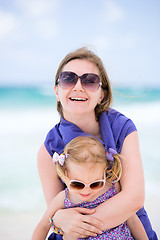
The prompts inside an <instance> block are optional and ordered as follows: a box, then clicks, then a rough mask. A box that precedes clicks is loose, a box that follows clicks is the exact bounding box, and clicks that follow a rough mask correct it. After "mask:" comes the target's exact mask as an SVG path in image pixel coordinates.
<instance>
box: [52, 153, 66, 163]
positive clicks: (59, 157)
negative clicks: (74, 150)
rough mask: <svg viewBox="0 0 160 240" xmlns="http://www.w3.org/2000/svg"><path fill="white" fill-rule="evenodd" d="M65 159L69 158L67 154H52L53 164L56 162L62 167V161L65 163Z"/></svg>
mask: <svg viewBox="0 0 160 240" xmlns="http://www.w3.org/2000/svg"><path fill="white" fill-rule="evenodd" d="M67 157H69V154H60V155H59V154H58V153H56V152H55V153H54V154H53V162H54V163H56V162H58V163H59V164H60V165H61V166H63V165H64V161H65V159H66V158H67Z"/></svg>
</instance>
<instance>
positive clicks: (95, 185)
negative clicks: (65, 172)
mask: <svg viewBox="0 0 160 240" xmlns="http://www.w3.org/2000/svg"><path fill="white" fill-rule="evenodd" d="M105 182H106V180H105V172H104V179H101V180H97V181H94V182H92V183H90V184H86V183H84V182H81V181H77V180H69V179H68V183H69V188H70V189H72V190H82V189H83V188H85V187H89V188H90V189H92V190H93V191H96V190H100V189H102V188H103V187H104V186H105Z"/></svg>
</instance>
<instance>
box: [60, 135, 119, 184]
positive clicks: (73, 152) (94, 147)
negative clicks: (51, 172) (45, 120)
mask: <svg viewBox="0 0 160 240" xmlns="http://www.w3.org/2000/svg"><path fill="white" fill-rule="evenodd" d="M63 154H64V155H65V156H67V157H66V158H65V161H64V164H63V166H61V165H60V164H59V163H58V162H57V164H56V167H57V173H58V175H59V177H60V178H61V179H62V180H63V181H64V182H65V180H66V177H65V171H67V167H68V164H67V163H68V162H69V161H72V162H74V163H77V164H84V163H93V164H94V163H101V164H104V167H105V169H106V178H107V179H108V180H109V181H113V180H116V181H118V180H119V179H120V177H121V173H122V167H121V161H120V159H119V155H118V154H117V155H114V156H113V158H114V162H113V166H112V168H111V169H107V168H108V167H109V163H108V160H107V158H106V151H105V148H104V146H103V144H102V143H101V142H100V141H99V140H98V139H97V138H95V137H93V136H79V137H76V138H74V139H73V140H72V141H70V142H69V143H68V144H67V145H66V146H65V148H64V153H63Z"/></svg>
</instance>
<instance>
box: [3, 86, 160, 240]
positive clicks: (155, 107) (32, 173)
mask: <svg viewBox="0 0 160 240" xmlns="http://www.w3.org/2000/svg"><path fill="white" fill-rule="evenodd" d="M113 92H114V94H113V96H114V98H113V105H112V107H113V108H116V109H117V110H119V111H120V112H122V113H123V114H125V115H126V116H127V117H129V118H131V119H132V120H133V121H134V123H135V124H136V126H137V129H138V131H139V142H140V149H141V154H142V160H143V166H144V175H145V182H146V205H147V208H148V209H147V211H148V212H149V213H150V215H151V219H152V224H153V225H154V224H156V216H155V215H156V214H157V216H158V213H159V214H160V207H159V205H157V207H156V208H155V206H156V203H155V201H156V202H157V201H159V200H160V191H159V190H160V174H159V172H160V154H159V149H160V89H136V88H135V89H129V88H119V89H113ZM58 121H59V115H58V113H57V111H56V98H55V96H54V92H53V88H52V86H49V85H45V86H44V85H42V86H22V87H13V86H7V87H0V139H1V140H0V166H1V167H0V211H1V213H2V214H3V215H6V214H20V213H26V212H30V213H31V212H37V211H42V209H44V208H45V201H44V197H43V193H42V189H41V184H40V180H39V177H38V172H37V163H36V157H37V152H38V149H39V147H40V145H41V144H42V143H43V141H44V139H45V136H46V134H47V132H48V131H49V130H50V129H51V128H52V127H53V126H54V125H55V124H56V123H57V122H58ZM157 229H158V228H157ZM0 231H1V229H0ZM15 239H16V238H15ZM24 239H25V238H24Z"/></svg>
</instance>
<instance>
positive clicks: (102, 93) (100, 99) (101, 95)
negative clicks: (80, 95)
mask: <svg viewBox="0 0 160 240" xmlns="http://www.w3.org/2000/svg"><path fill="white" fill-rule="evenodd" d="M103 98H104V91H103V90H101V94H100V98H99V101H98V104H100V103H101V102H102V100H103Z"/></svg>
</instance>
